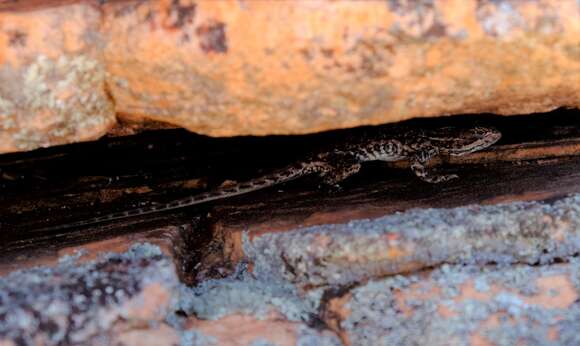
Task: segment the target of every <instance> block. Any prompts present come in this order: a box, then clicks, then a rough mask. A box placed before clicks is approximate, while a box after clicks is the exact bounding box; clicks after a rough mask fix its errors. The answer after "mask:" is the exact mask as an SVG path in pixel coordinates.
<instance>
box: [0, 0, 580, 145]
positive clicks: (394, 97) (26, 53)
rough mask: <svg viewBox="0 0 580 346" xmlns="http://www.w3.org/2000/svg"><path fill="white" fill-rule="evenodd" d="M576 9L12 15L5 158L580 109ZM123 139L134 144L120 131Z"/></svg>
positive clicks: (299, 6)
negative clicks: (60, 147) (165, 130)
mask: <svg viewBox="0 0 580 346" xmlns="http://www.w3.org/2000/svg"><path fill="white" fill-rule="evenodd" d="M579 11H580V8H579V5H578V2H577V1H575V0H536V1H515V0H502V1H491V0H490V1H480V0H453V1H443V0H437V1H432V2H431V1H423V2H416V1H368V2H358V1H357V2H355V1H323V0H320V1H245V2H239V1H211V0H206V1H203V0H200V1H195V2H194V1H188V0H181V1H161V0H159V1H153V0H151V1H111V2H106V3H104V4H102V3H101V2H74V1H51V2H48V3H43V2H38V1H36V2H25V1H8V2H6V1H0V23H1V25H0V152H11V151H22V150H30V149H34V148H37V147H42V146H50V145H55V144H61V143H69V142H74V141H82V140H88V139H93V138H97V137H99V136H101V135H103V134H104V133H106V132H107V131H110V130H111V128H112V127H113V126H114V125H115V123H116V121H115V120H116V119H117V118H118V117H120V118H123V119H132V120H137V121H152V120H155V121H161V122H164V123H169V124H174V125H177V126H181V127H185V128H187V129H189V130H191V131H195V132H199V133H202V134H208V135H214V136H233V135H246V134H254V135H265V134H274V133H276V134H281V133H284V134H295V133H307V132H315V131H322V130H328V129H334V128H344V127H350V126H356V125H363V124H378V123H384V122H394V121H399V120H402V119H408V118H411V117H423V116H436V115H443V114H455V113H475V112H494V113H499V114H516V113H519V114H521V113H531V112H540V111H546V110H550V109H553V108H556V107H560V106H569V107H578V106H579V105H580V103H579V102H580V101H579V95H580V53H579V50H578V47H579V44H580V41H579V40H580V39H579V38H580V24H579V23H580V20H579V16H580V15H579ZM118 132H119V133H121V132H123V131H118Z"/></svg>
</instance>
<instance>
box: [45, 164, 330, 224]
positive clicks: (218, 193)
mask: <svg viewBox="0 0 580 346" xmlns="http://www.w3.org/2000/svg"><path fill="white" fill-rule="evenodd" d="M325 169H326V166H325V165H324V164H323V163H321V162H309V163H302V164H297V165H294V166H290V167H288V168H286V169H283V170H280V171H276V172H274V173H271V174H268V175H266V176H262V177H260V178H257V179H252V180H248V181H246V182H241V183H238V184H235V185H233V186H229V187H228V186H224V187H218V188H217V189H214V190H211V191H208V192H203V193H200V194H198V195H195V196H191V197H185V198H181V199H177V200H174V201H171V202H169V203H166V204H157V205H151V206H148V207H142V208H136V209H131V210H126V211H121V212H117V213H112V214H106V215H103V216H98V217H94V218H91V219H86V220H82V221H77V222H71V223H67V224H62V225H58V226H54V227H46V228H41V229H37V230H35V232H45V231H55V230H63V229H69V228H76V227H82V226H87V225H92V224H97V223H101V222H107V221H112V220H117V219H124V218H128V217H131V216H139V215H146V214H152V213H158V212H163V211H167V210H172V209H178V208H183V207H189V206H192V205H197V204H202V203H206V202H210V201H214V200H217V199H223V198H226V197H233V196H239V195H243V194H245V193H249V192H253V191H258V190H261V189H265V188H268V187H271V186H274V185H277V184H280V183H284V182H287V181H291V180H294V179H297V178H299V177H302V176H304V175H307V174H311V173H315V172H322V171H324V170H325Z"/></svg>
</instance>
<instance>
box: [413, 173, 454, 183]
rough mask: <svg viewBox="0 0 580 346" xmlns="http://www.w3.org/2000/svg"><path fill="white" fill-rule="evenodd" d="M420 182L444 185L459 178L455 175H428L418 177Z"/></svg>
mask: <svg viewBox="0 0 580 346" xmlns="http://www.w3.org/2000/svg"><path fill="white" fill-rule="evenodd" d="M419 178H420V179H421V180H423V181H424V182H427V183H431V184H438V183H444V182H446V181H449V180H453V179H457V178H459V176H458V175H457V174H447V175H429V176H422V177H419Z"/></svg>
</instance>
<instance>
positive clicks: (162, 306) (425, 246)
mask: <svg viewBox="0 0 580 346" xmlns="http://www.w3.org/2000/svg"><path fill="white" fill-rule="evenodd" d="M578 210H580V197H579V196H575V197H571V198H568V199H564V200H561V201H558V202H555V203H552V204H539V203H515V204H506V205H500V206H493V207H491V206H490V207H482V208H481V210H477V209H476V207H471V208H452V209H437V210H428V209H427V210H415V211H412V212H407V213H401V214H400V215H395V216H394V217H393V218H390V219H389V218H388V217H387V218H376V219H372V220H366V221H360V222H351V223H349V224H344V225H337V226H333V227H329V228H325V227H324V226H321V227H318V230H317V229H315V228H307V229H303V230H288V231H286V232H285V234H286V237H285V238H282V237H280V238H279V239H278V241H276V239H275V238H274V237H270V239H269V244H270V246H269V247H263V246H262V247H260V243H261V242H263V241H264V239H265V238H267V236H264V235H263V236H259V235H254V236H253V238H254V239H253V240H247V243H249V242H253V243H252V245H251V246H253V250H252V251H255V252H252V251H248V254H247V258H246V259H245V260H244V261H240V262H239V263H238V265H237V267H236V270H235V272H233V273H232V274H231V275H228V276H225V277H222V278H219V279H207V280H203V281H201V282H199V283H197V284H196V285H195V286H191V287H187V286H185V285H183V284H180V283H179V280H178V275H177V273H176V268H175V264H174V263H179V262H180V261H178V260H177V261H176V258H175V257H176V253H172V252H171V250H170V249H169V247H167V246H162V247H161V248H160V247H158V246H154V245H151V244H143V243H140V244H138V245H134V246H131V247H130V248H129V250H128V251H126V252H125V253H122V254H110V253H109V254H104V255H103V253H102V252H103V251H105V250H106V248H107V246H106V244H105V243H103V244H101V246H97V247H94V248H93V250H94V252H96V253H90V252H91V250H90V249H85V250H83V251H82V253H81V254H77V255H76V256H80V258H78V257H75V256H70V255H69V256H65V257H63V258H61V260H60V262H59V263H58V264H56V265H54V266H52V268H51V267H38V268H31V269H24V270H20V271H16V272H12V273H10V274H6V275H4V276H2V277H0V322H2V323H0V343H3V344H7V345H10V344H18V345H36V344H45V345H59V344H82V345H103V344H111V345H117V344H123V345H135V346H137V345H178V344H182V345H252V346H255V345H329V346H331V345H332V346H334V345H399V344H432V345H512V344H516V343H518V342H523V343H525V344H534V345H541V344H550V345H576V344H578V342H579V339H578V333H577V330H578V326H579V323H580V320H579V316H580V305H579V304H578V302H579V301H580V300H579V297H580V261H579V260H578V258H577V254H578V252H579V251H578V250H579V248H580V245H579V241H578V236H577V234H576V233H577V232H576V231H577V229H578V227H577V224H578V219H579V218H580V216H579V212H578ZM470 212H477V214H478V215H474V214H469V213H470ZM438 213H439V214H440V216H441V215H442V216H445V218H446V219H448V220H449V221H447V223H446V224H443V223H442V221H441V220H439V219H438V217H437V215H438ZM396 218H399V219H396ZM429 220H432V221H429ZM460 220H463V221H460ZM341 227H343V228H344V229H343V230H341V229H340V228H341ZM397 227H399V228H401V232H397ZM397 233H398V234H400V237H395V236H393V235H395V234H397ZM250 235H251V233H250ZM345 235H348V237H346V236H345ZM292 237H293V238H294V239H299V238H302V239H303V244H307V243H309V244H310V245H300V246H302V247H303V248H298V249H295V251H294V252H290V251H289V250H288V247H292V246H297V244H301V243H299V242H298V241H292V242H290V240H291V239H292ZM371 238H372V239H374V240H373V241H372V242H370V241H369V239H371ZM130 239H131V238H123V237H120V238H119V239H118V241H110V242H107V244H108V246H112V247H113V248H116V249H118V248H119V246H118V245H119V241H122V240H124V243H129V244H130V243H131V240H130ZM372 243H374V244H376V245H375V246H372ZM458 243H463V247H461V248H458V247H454V244H458ZM337 244H339V245H340V244H342V245H341V246H342V248H337V247H336V245H337ZM349 244H351V245H352V246H351V247H349ZM429 244H430V245H429ZM505 244H508V245H507V246H506V245H505ZM246 245H247V246H249V245H248V244H246ZM389 246H390V248H389ZM405 248H413V249H415V251H416V252H417V256H414V257H413V256H410V257H409V258H410V261H409V262H410V263H411V264H412V265H411V266H405V265H404V263H403V262H404V261H405V260H407V259H406V258H405V256H404V254H402V255H401V253H402V252H403V251H404V249H405ZM246 250H247V249H246ZM258 251H263V252H264V253H263V254H262V253H257V252H258ZM324 253H326V256H324ZM313 254H315V255H318V256H317V257H314V256H313ZM87 256H88V258H89V259H91V258H92V260H88V261H85V260H86V257H87ZM260 256H262V258H261V257H260ZM172 257H173V261H172ZM276 257H280V258H282V261H280V260H278V259H276ZM554 257H558V259H559V261H553V259H554ZM264 258H266V259H267V260H263V259H264ZM413 258H419V259H420V260H421V259H424V260H423V262H421V261H415V260H413ZM429 259H431V261H429ZM433 259H435V260H433ZM516 260H517V261H516ZM83 261H84V262H83ZM441 262H454V264H442V263H441ZM514 262H518V263H514ZM373 263H374V264H375V266H374V267H373ZM530 264H533V265H530ZM337 268H338V270H337ZM384 268H388V269H390V271H388V272H386V271H384V270H382V269H384ZM375 269H376V270H375ZM281 274H282V275H281ZM418 330H420V331H421V333H418V332H417V331H418Z"/></svg>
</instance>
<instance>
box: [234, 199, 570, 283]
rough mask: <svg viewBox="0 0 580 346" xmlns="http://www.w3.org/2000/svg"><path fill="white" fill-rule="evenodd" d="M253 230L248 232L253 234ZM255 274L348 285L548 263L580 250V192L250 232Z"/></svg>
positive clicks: (245, 246)
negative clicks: (452, 269)
mask: <svg viewBox="0 0 580 346" xmlns="http://www.w3.org/2000/svg"><path fill="white" fill-rule="evenodd" d="M248 234H249V235H248ZM244 237H245V241H244V243H243V252H244V254H245V256H247V258H248V259H249V261H250V262H251V263H252V264H253V266H254V267H253V268H254V272H255V274H256V275H266V276H272V275H274V276H277V277H281V278H284V279H286V280H289V281H290V282H292V283H294V284H297V285H299V286H302V287H305V288H308V287H317V286H325V285H336V284H339V285H350V284H356V283H359V282H361V281H365V280H369V279H375V278H380V277H383V276H387V275H395V274H401V273H405V272H410V271H420V270H422V269H425V268H429V267H432V266H438V265H441V264H443V263H465V264H480V265H483V264H487V263H498V264H505V265H507V264H514V263H526V264H536V263H547V262H550V261H553V260H555V259H558V258H560V259H561V258H567V257H569V256H573V255H576V254H578V253H579V250H580V195H575V196H573V197H569V198H565V199H562V200H559V201H556V202H554V203H552V204H548V203H542V202H516V203H510V204H499V205H493V206H467V207H459V208H453V209H417V210H411V211H408V212H405V213H400V214H395V215H389V216H385V217H381V218H376V219H367V220H359V221H351V222H348V223H345V224H335V225H322V226H313V227H307V228H303V229H298V230H293V231H286V232H274V233H267V232H260V234H252V231H251V229H250V230H249V233H247V234H246V235H245V236H244Z"/></svg>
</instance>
